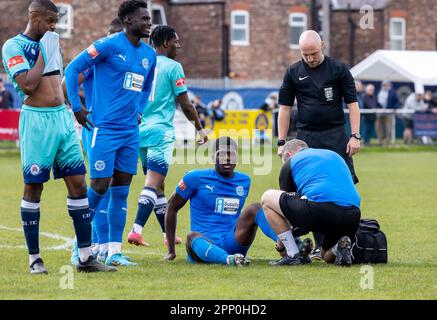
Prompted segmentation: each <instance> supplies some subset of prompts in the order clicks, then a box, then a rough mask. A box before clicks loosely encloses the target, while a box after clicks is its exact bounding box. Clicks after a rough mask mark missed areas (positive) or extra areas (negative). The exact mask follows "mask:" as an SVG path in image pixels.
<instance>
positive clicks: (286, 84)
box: [278, 68, 296, 107]
mask: <svg viewBox="0 0 437 320" xmlns="http://www.w3.org/2000/svg"><path fill="white" fill-rule="evenodd" d="M295 96H296V92H295V88H294V84H293V78H292V75H291V68H288V69H287V71H285V75H284V79H283V81H282V85H281V88H280V89H279V99H278V104H280V105H284V106H290V107H292V106H293V104H294V99H295Z"/></svg>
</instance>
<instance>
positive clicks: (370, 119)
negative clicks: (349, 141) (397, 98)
mask: <svg viewBox="0 0 437 320" xmlns="http://www.w3.org/2000/svg"><path fill="white" fill-rule="evenodd" d="M376 108H380V105H379V104H378V99H377V98H376V94H375V86H374V85H373V84H368V85H367V86H366V90H365V92H364V96H363V109H376ZM375 121H376V115H375V114H374V113H364V114H363V127H364V132H363V139H364V145H365V146H369V145H370V139H371V138H372V135H373V132H374V131H375Z"/></svg>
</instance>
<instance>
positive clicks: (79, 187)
mask: <svg viewBox="0 0 437 320" xmlns="http://www.w3.org/2000/svg"><path fill="white" fill-rule="evenodd" d="M70 189H71V191H70V193H71V196H73V197H79V196H83V195H86V192H87V186H86V181H85V177H84V178H83V179H76V180H74V181H73V183H72V184H71V188H70Z"/></svg>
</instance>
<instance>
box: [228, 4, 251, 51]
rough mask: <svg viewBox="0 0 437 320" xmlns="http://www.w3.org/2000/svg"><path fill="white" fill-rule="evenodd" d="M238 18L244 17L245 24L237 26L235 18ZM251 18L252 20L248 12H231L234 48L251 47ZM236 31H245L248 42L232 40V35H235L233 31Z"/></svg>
mask: <svg viewBox="0 0 437 320" xmlns="http://www.w3.org/2000/svg"><path fill="white" fill-rule="evenodd" d="M236 16H244V18H245V22H246V23H245V24H244V25H241V24H235V17H236ZM249 18H250V14H249V11H246V10H233V11H232V12H231V45H233V46H249V45H250V41H249V34H250V32H249V25H250V23H249ZM234 30H244V31H245V36H246V40H243V41H241V40H234V39H232V35H233V31H234Z"/></svg>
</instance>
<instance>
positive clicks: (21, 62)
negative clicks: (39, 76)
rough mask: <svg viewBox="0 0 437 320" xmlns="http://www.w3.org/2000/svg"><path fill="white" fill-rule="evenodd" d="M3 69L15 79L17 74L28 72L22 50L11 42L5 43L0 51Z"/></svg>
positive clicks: (28, 68) (27, 64)
mask: <svg viewBox="0 0 437 320" xmlns="http://www.w3.org/2000/svg"><path fill="white" fill-rule="evenodd" d="M2 56H3V61H4V64H5V65H4V68H5V69H7V70H8V71H9V73H10V75H11V76H12V77H13V78H15V77H16V76H17V75H18V74H20V73H22V72H26V71H28V70H30V69H31V68H30V65H29V62H28V61H27V59H26V57H25V55H24V52H23V49H22V48H21V47H20V46H18V45H17V44H15V43H14V42H12V41H8V42H6V43H5V45H4V46H3V49H2Z"/></svg>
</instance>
